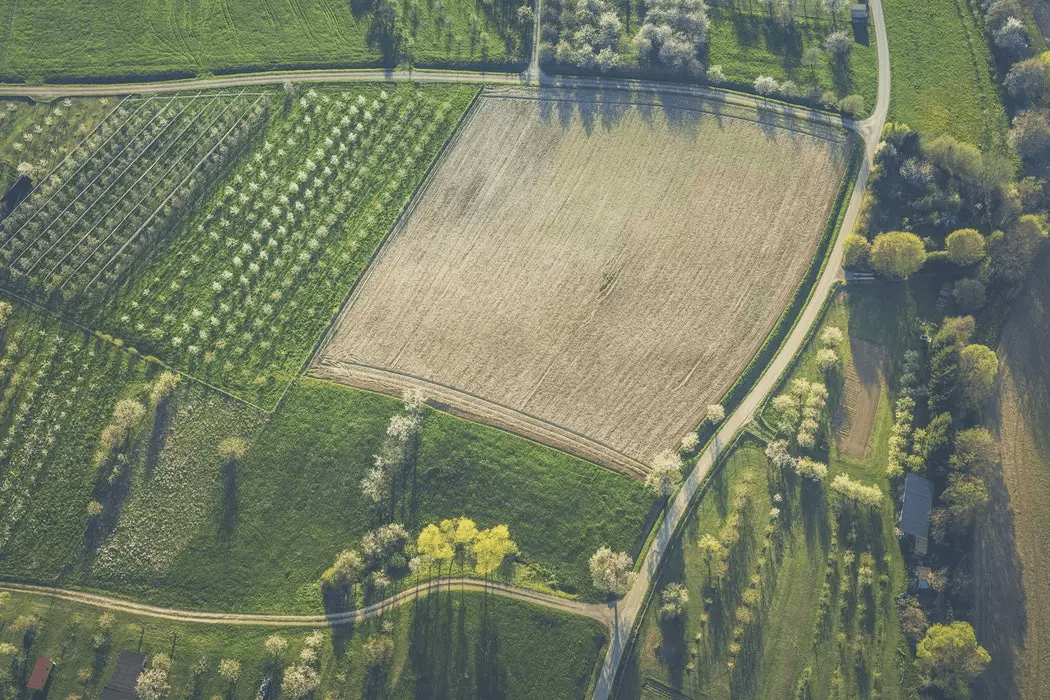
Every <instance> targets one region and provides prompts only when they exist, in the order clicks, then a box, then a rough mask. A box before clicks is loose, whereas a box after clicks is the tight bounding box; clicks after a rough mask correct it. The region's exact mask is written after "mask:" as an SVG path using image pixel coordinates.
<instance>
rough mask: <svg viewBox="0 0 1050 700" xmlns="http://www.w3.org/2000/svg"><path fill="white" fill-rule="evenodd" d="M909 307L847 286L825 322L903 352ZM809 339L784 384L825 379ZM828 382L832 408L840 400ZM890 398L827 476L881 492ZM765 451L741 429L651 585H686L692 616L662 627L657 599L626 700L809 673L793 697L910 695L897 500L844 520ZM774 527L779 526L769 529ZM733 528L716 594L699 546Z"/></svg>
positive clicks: (633, 662) (899, 292)
mask: <svg viewBox="0 0 1050 700" xmlns="http://www.w3.org/2000/svg"><path fill="white" fill-rule="evenodd" d="M884 286H885V285H884ZM909 299H910V295H909V294H908V292H907V287H906V286H904V285H896V286H894V287H893V288H885V289H875V288H873V287H869V288H858V289H851V290H850V294H849V296H848V297H847V296H845V295H844V294H842V295H839V296H838V297H837V298H836V299H835V300H834V301H833V302H832V303H831V305H830V306H829V307H828V309H827V312H826V315H825V317H824V319H823V322H822V323H823V326H822V327H826V326H831V325H833V326H835V327H838V328H840V329H841V330H846V329H847V328H848V329H850V331H851V332H853V333H861V332H862V333H863V336H862V337H864V338H865V339H868V340H878V341H880V342H882V343H884V344H885V345H887V346H888V347H889V348H890V349H891V350H896V349H897V347H898V344H900V345H903V344H905V343H907V342H908V338H909V336H908V324H907V319H909V318H913V315H912V314H913V312H914V309H912V308H910V306H909V305H910V301H909ZM902 319H903V320H902ZM860 329H863V331H861V330H860ZM819 331H820V328H818V330H817V333H818V335H819ZM813 345H816V343H814V344H812V345H810V346H807V347H806V348H805V349H804V350H803V352H802V353H801V354H800V356H799V360H798V362H797V364H796V365H795V366H794V368H793V370H792V372H791V373H790V374H789V376H788V377H787V379H788V381H790V380H791V379H793V378H794V377H796V376H801V377H806V378H810V379H813V378H816V376H818V375H817V372H818V370H817V366H816V358H815V350H816V348H814V347H813ZM843 345H848V343H844V344H843ZM831 388H832V391H831V395H830V396H829V401H828V406H829V409H828V410H830V408H831V407H833V406H834V405H835V404H834V402H835V401H837V399H838V394H837V393H836V388H835V387H834V386H832V387H831ZM840 390H841V387H839V388H838V391H840ZM890 396H892V391H890V390H889V389H884V391H883V395H882V399H881V400H880V407H879V412H878V415H877V418H876V427H875V431H874V434H873V436H872V444H871V447H870V449H869V451H868V454H867V456H866V457H865V458H864V459H863V460H856V459H851V458H849V457H847V456H845V455H841V454H840V453H839V451H838V449H837V448H836V447H834V445H833V444H832V446H831V448H830V454H829V455H828V461H829V477H828V478H829V479H830V478H832V477H833V476H834V475H835V474H838V473H842V472H845V473H848V474H849V475H850V476H851V477H852V478H854V479H858V480H861V481H863V482H866V483H869V484H876V485H879V486H880V487H881V488H882V489H883V490H884V491H885V490H886V488H887V487H886V480H885V475H884V474H885V459H886V458H885V445H884V444H883V443H885V441H886V440H887V438H888V437H889V432H890V429H891V427H892V412H891V411H890V405H889V400H890ZM825 420H826V418H825ZM763 449H764V447H763V445H762V442H761V441H760V440H759V439H758V438H754V437H751V436H748V435H745V436H744V437H743V438H742V439H741V441H740V443H738V444H737V446H736V447H734V448H733V449H732V451H731V452H730V453H729V455H728V456H727V457H726V458H725V461H724V462H723V463H722V465H721V466H720V467H719V469H718V471H716V472H715V474H714V475H713V476H712V477H711V481H710V484H709V485H708V487H707V489H706V491H705V492H704V494H703V496H702V498H701V499H700V500H699V502H698V504H697V506H696V511H695V513H694V514H692V515H691V516H690V519H689V520H688V521H687V523H686V525H685V526H684V528H683V530H682V535H681V539H680V541H679V543H678V544H677V545H676V546H675V548H674V549H673V550H672V552H671V553H670V554H669V555H668V561H667V564H666V567H665V569H664V571H663V572H662V574H661V577H660V581H659V583H658V584H657V589H656V590H657V591H659V590H660V589H661V588H662V587H663V586H665V585H666V584H668V583H671V582H676V581H678V582H684V583H685V585H686V586H687V588H688V590H689V602H688V604H687V606H686V613H685V616H684V618H683V619H681V620H679V621H666V620H661V619H660V617H659V614H658V608H659V599H658V598H656V599H655V600H654V602H653V604H652V605H651V606H650V608H649V610H648V613H647V617H646V618H645V621H644V624H643V626H642V628H641V632H640V636H639V638H638V640H637V643H636V645H635V647H634V648H633V654H632V658H631V659H630V660H629V665H628V666H627V667H626V669H625V675H624V683H623V685H622V686H621V691H620V694H619V695H618V697H619V698H620V699H621V700H627V699H628V698H630V699H634V698H648V697H665V695H661V692H662V691H661V687H670V688H672V689H675V690H677V691H678V692H681V693H683V694H685V695H686V696H688V697H694V698H700V697H703V698H734V697H756V698H787V697H796V692H798V690H799V687H800V684H801V683H802V682H803V680H802V679H804V678H805V679H808V681H807V682H808V686H807V687H808V693H809V694H808V695H807V694H803V695H801V696H799V697H812V698H828V697H854V696H858V697H882V698H912V697H915V692H916V685H915V683H916V680H915V678H914V677H913V673H912V672H911V671H910V670H907V669H902V668H901V667H900V666H899V665H898V663H897V657H898V654H899V650H902V649H903V650H904V651H905V653H906V654H907V653H908V652H907V647H906V643H905V641H904V638H903V636H902V635H901V632H900V629H899V622H898V619H897V612H896V608H895V606H894V603H893V600H894V597H895V596H896V594H897V593H899V592H900V591H902V590H903V589H904V586H905V580H906V572H905V568H904V562H903V559H902V556H901V553H900V550H899V548H898V547H897V543H896V539H895V537H894V534H893V525H894V522H893V508H892V503H891V502H890V500H889V499H888V498H887V499H885V501H884V503H883V507H882V509H881V512H880V513H879V514H878V515H876V516H875V517H874V518H872V519H871V520H870V521H868V522H866V523H865V522H863V521H857V522H853V521H841V520H838V519H837V518H836V516H835V515H834V514H833V511H832V509H831V508H830V507H829V503H828V500H827V496H826V494H825V493H824V489H823V488H820V487H815V486H813V485H812V484H811V483H809V482H806V481H804V480H801V479H798V478H797V477H795V476H794V475H790V474H785V475H778V474H776V473H775V472H774V471H773V470H771V468H770V467H769V466H768V460H767V459H766V457H765V455H764V454H763V451H762V450H763ZM777 495H779V496H780V500H779V502H777V501H776V500H774V497H775V496H777ZM773 507H776V508H777V509H778V511H779V513H778V515H777V516H776V517H775V518H774V517H773V516H772V513H771V512H770V509H771V508H773ZM767 514H768V515H767ZM771 522H773V523H776V527H767V523H771ZM733 523H736V526H735V527H734V525H733ZM731 529H735V530H736V532H737V534H736V535H735V537H736V538H737V539H736V540H735V541H736V544H734V545H731V546H729V547H727V551H728V552H729V553H728V556H727V560H726V561H727V568H726V574H725V576H724V577H723V578H722V579H721V580H720V581H718V582H716V583H714V584H713V585H710V586H709V584H708V581H709V579H708V576H709V573H708V565H707V561H706V559H705V558H704V555H703V553H702V552H701V550H700V548H699V547H698V546H697V541H698V539H699V538H700V536H702V535H704V534H712V535H714V536H716V537H718V538H719V539H723V538H725V537H726V533H728V532H730V531H731ZM853 533H857V534H856V535H854V534H853ZM730 539H731V540H732V539H733V538H730ZM868 556H870V560H868V559H867V557H868ZM865 561H866V562H868V564H869V566H870V567H871V570H872V575H871V583H870V584H867V585H866V584H865V583H864V579H863V576H862V575H860V573H861V572H860V563H861V562H865ZM705 598H706V600H705ZM742 606H744V607H742ZM744 608H746V609H744ZM858 694H859V695H858Z"/></svg>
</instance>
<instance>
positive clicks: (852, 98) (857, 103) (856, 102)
mask: <svg viewBox="0 0 1050 700" xmlns="http://www.w3.org/2000/svg"><path fill="white" fill-rule="evenodd" d="M839 109H840V110H842V111H843V112H845V113H846V114H860V113H861V112H863V111H864V98H863V97H861V96H860V95H846V96H845V97H843V98H842V99H841V100H839Z"/></svg>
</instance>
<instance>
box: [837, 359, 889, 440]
mask: <svg viewBox="0 0 1050 700" xmlns="http://www.w3.org/2000/svg"><path fill="white" fill-rule="evenodd" d="M850 352H851V354H852V355H853V362H852V363H850V365H849V366H848V367H846V377H845V383H844V385H843V387H842V396H841V399H840V400H839V405H838V408H837V409H836V410H835V417H834V428H835V443H836V444H837V445H838V447H839V449H840V450H842V451H843V452H845V453H846V454H848V455H849V456H850V457H853V458H855V459H864V458H865V457H866V456H867V454H868V445H869V443H870V442H871V433H872V431H873V430H874V429H875V415H876V413H877V412H878V410H879V396H880V394H881V393H882V384H883V382H884V381H885V379H886V373H887V372H888V371H889V366H890V357H889V354H888V353H887V352H886V350H885V348H883V347H882V346H881V345H875V344H874V343H869V342H867V341H866V340H860V339H856V338H851V339H850Z"/></svg>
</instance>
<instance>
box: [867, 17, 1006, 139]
mask: <svg viewBox="0 0 1050 700" xmlns="http://www.w3.org/2000/svg"><path fill="white" fill-rule="evenodd" d="M883 6H884V8H885V14H886V31H887V33H888V35H889V44H890V48H891V50H890V61H891V64H892V70H893V83H892V89H893V96H892V101H891V103H890V115H889V118H890V121H894V122H904V123H906V124H907V125H908V126H910V127H911V128H913V129H916V130H918V131H920V132H923V133H927V134H931V135H934V136H939V135H941V134H948V135H950V136H954V137H955V138H957V139H959V140H961V141H966V142H968V143H972V144H975V145H977V146H980V147H981V148H983V149H995V150H1002V149H1005V148H1006V131H1007V128H1008V124H1007V121H1006V113H1005V111H1004V110H1003V106H1002V104H1001V103H1000V101H999V95H998V92H997V91H996V88H995V85H994V83H993V81H992V78H991V75H990V73H989V65H988V64H989V60H988V45H987V43H986V41H985V38H984V35H983V33H982V32H981V29H980V28H979V27H978V26H977V22H976V21H975V18H974V16H973V14H971V12H970V9H969V8H968V7H966V5H965V2H964V0H929V2H925V3H923V4H922V5H917V4H915V3H914V2H911V1H910V0H885V2H884V3H883Z"/></svg>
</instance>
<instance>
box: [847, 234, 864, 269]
mask: <svg viewBox="0 0 1050 700" xmlns="http://www.w3.org/2000/svg"><path fill="white" fill-rule="evenodd" d="M842 247H843V251H844V253H843V264H844V265H845V266H846V267H857V266H859V265H865V264H867V262H868V255H869V253H870V252H871V244H870V243H868V239H867V238H865V237H864V236H861V235H858V234H856V233H851V234H849V235H848V236H846V240H845V241H843V245H842Z"/></svg>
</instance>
